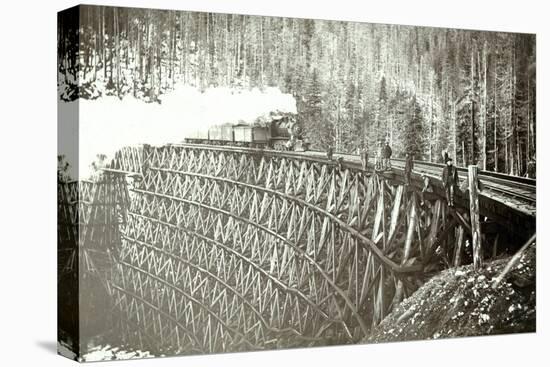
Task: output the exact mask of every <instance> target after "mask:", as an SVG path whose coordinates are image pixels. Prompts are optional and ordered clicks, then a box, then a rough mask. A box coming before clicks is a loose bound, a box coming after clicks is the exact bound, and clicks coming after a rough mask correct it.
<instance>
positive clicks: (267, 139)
mask: <svg viewBox="0 0 550 367" xmlns="http://www.w3.org/2000/svg"><path fill="white" fill-rule="evenodd" d="M270 120H271V121H269V122H256V123H253V124H248V123H245V122H241V123H238V124H236V125H233V124H229V123H227V124H222V125H214V126H211V127H210V128H209V129H208V130H206V129H205V130H196V131H193V132H191V133H190V134H189V135H188V136H187V137H186V138H185V142H186V143H190V144H211V145H233V146H242V147H249V148H264V149H265V148H268V149H275V150H294V151H306V150H307V149H308V146H309V144H307V143H306V142H305V141H304V139H303V137H302V129H301V127H300V125H299V124H297V123H296V121H295V119H294V117H293V116H291V115H284V116H271V118H270Z"/></svg>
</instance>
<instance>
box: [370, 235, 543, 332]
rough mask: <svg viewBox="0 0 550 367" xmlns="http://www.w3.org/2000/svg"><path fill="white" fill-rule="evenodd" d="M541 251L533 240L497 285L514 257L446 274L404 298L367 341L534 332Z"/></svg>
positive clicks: (453, 270) (447, 271) (469, 266)
mask: <svg viewBox="0 0 550 367" xmlns="http://www.w3.org/2000/svg"><path fill="white" fill-rule="evenodd" d="M535 252H536V250H535V245H534V244H533V245H531V246H530V247H529V248H528V249H527V250H526V251H525V252H524V253H523V255H522V257H521V259H520V261H519V263H518V264H517V265H516V266H515V267H514V268H513V269H512V271H511V272H510V273H508V275H507V276H506V278H504V280H503V281H502V282H501V283H500V284H499V285H498V286H497V287H496V289H493V287H492V285H493V281H494V279H496V277H498V275H499V274H500V272H501V271H502V269H503V268H504V267H505V266H506V263H507V261H508V260H509V259H500V260H495V261H493V262H492V263H489V264H487V265H486V266H485V267H484V268H482V269H480V270H478V271H474V270H473V267H472V266H471V265H468V266H463V267H460V268H456V269H449V270H446V271H444V272H442V273H441V274H439V275H437V276H435V277H434V278H432V279H431V280H430V281H428V282H427V283H426V284H425V285H424V286H422V287H421V288H420V289H418V291H416V292H415V293H414V294H413V295H412V296H411V297H409V298H407V299H406V300H404V301H403V302H402V303H401V304H400V305H399V306H398V307H397V308H396V309H395V310H394V311H393V312H392V313H391V314H390V315H388V316H387V317H386V318H385V319H384V321H383V322H382V323H381V324H380V325H379V326H378V327H377V328H376V329H375V330H374V331H373V333H372V334H371V335H370V336H369V337H368V338H366V339H365V340H364V342H367V343H380V342H391V341H404V340H425V339H439V338H450V337H458V336H475V335H493V334H504V333H521V332H534V331H535V329H536V297H535V295H536V292H535V287H536V285H535V283H536V271H535V269H536V261H535Z"/></svg>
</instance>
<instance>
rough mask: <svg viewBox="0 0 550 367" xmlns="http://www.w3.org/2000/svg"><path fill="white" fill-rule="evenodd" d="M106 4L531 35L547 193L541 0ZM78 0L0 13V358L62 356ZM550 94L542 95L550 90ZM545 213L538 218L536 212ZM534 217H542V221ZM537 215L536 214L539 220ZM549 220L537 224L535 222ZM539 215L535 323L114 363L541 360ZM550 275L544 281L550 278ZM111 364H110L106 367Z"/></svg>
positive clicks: (35, 361) (543, 256)
mask: <svg viewBox="0 0 550 367" xmlns="http://www.w3.org/2000/svg"><path fill="white" fill-rule="evenodd" d="M93 3H101V4H104V5H123V6H140V7H155V8H168V9H182V10H206V11H216V12H230V13H243V14H258V15H277V16H293V17H308V18H321V19H336V20H353V21H365V22H379V23H396V24H412V25H424V26H444V27H459V28H470V29H484V30H499V31H515V32H518V31H519V32H528V33H537V46H538V54H537V65H538V68H537V73H538V75H537V77H538V83H537V97H538V101H537V102H538V103H537V105H538V111H537V120H538V126H537V127H538V134H537V138H538V143H539V144H538V152H537V154H538V162H539V164H538V181H539V184H538V186H539V196H538V207H539V215H538V217H539V218H544V212H545V211H546V209H545V207H548V204H549V202H548V195H547V194H546V193H545V192H544V191H543V189H541V188H544V186H545V185H544V184H543V183H545V182H548V177H547V175H548V174H547V173H546V172H545V171H547V169H546V167H545V166H547V165H546V164H545V162H546V161H547V159H548V148H546V147H545V146H542V145H541V143H546V140H547V139H544V138H543V137H547V136H548V131H547V130H548V127H547V126H548V124H545V122H547V120H548V117H549V116H548V112H547V111H548V107H547V105H543V103H542V101H544V100H548V97H549V96H548V93H545V92H546V86H547V85H548V72H547V70H548V68H550V64H549V63H548V53H549V45H548V42H547V40H548V38H549V37H550V32H549V29H548V25H547V24H548V22H549V20H548V17H547V11H546V9H545V6H544V3H545V2H543V1H531V0H516V1H503V0H501V1H482V0H461V1H453V2H450V1H443V0H439V1H421V0H409V1H406V0H399V1H397V0H394V1H391V0H385V1H384V0H379V1H376V2H372V1H364V0H363V1H352V0H337V1H335V0H332V1H313V0H308V1H299V0H273V1H266V0H256V1H253V0H231V1H228V0H225V1H224V0H187V1H168V0H155V1H153V0H142V1H138V0H133V1H130V0H125V1H123V0H117V1H101V2H93ZM76 4H77V2H74V1H62V0H54V1H35V2H31V1H17V0H11V1H8V2H4V3H3V4H2V12H1V13H0V18H1V19H0V27H1V30H0V37H1V40H2V42H1V43H0V47H1V50H2V52H1V54H0V63H1V64H0V71H1V74H0V75H1V76H2V77H1V78H0V91H1V92H0V93H1V101H2V103H1V104H0V105H1V108H0V114H1V118H0V121H1V125H0V126H1V129H2V133H1V134H0V137H1V138H2V139H1V140H0V149H1V155H0V157H1V162H2V166H1V171H2V174H1V176H0V177H1V178H0V216H1V220H0V233H1V236H0V249H1V251H0V258H1V262H0V285H1V288H0V291H1V294H2V296H1V298H0V300H1V301H0V330H1V331H0V338H1V340H0V345H1V346H2V356H1V357H0V358H1V359H2V361H1V362H0V363H1V364H2V365H6V366H9V365H19V364H28V365H40V366H54V365H55V366H57V365H59V366H64V365H69V364H70V363H74V362H70V361H68V360H66V359H64V358H62V357H59V356H57V355H55V354H54V350H55V338H56V316H55V315H56V251H55V248H56V219H55V213H56V187H55V165H56V160H55V157H56V121H57V118H56V91H55V85H56V12H57V11H58V10H61V9H64V8H67V7H69V6H73V5H76ZM545 97H546V98H545ZM541 214H542V215H543V217H541ZM539 222H540V220H539ZM539 224H540V223H539ZM542 226H544V223H542ZM542 226H540V225H539V233H538V235H539V246H538V249H537V251H538V254H537V255H538V256H537V257H538V263H539V266H538V269H537V270H538V287H537V288H538V289H537V297H538V312H537V316H538V319H537V321H538V322H537V324H538V333H537V334H529V335H514V336H497V337H488V338H465V339H454V340H444V341H435V342H408V343H394V344H383V345H366V346H350V347H330V348H316V349H303V350H288V351H277V352H262V353H241V354H226V355H213V356H196V357H180V358H167V359H162V360H158V359H155V360H144V361H129V362H117V364H115V365H116V366H133V365H136V366H138V365H139V366H153V365H155V366H176V365H177V366H181V365H189V366H220V365H223V366H224V367H229V366H239V367H245V366H283V365H288V366H294V365H299V364H302V365H307V366H310V365H313V366H341V365H346V366H347V365H359V366H367V365H370V366H374V365H382V364H384V366H392V365H401V366H407V367H408V366H416V365H421V366H431V365H433V366H441V365H445V366H478V365H483V364H485V365H488V366H494V365H499V366H521V365H528V366H537V365H542V364H543V362H542V358H543V356H545V355H547V353H545V352H547V350H545V348H548V347H547V346H546V345H547V344H548V343H545V340H544V339H545V338H546V337H547V336H548V326H547V325H546V327H545V324H548V320H547V317H546V311H547V309H546V308H545V305H547V304H548V302H547V301H548V296H547V292H545V290H544V288H543V287H542V286H541V285H542V284H544V282H543V280H542V279H545V280H548V279H547V278H548V270H545V269H544V268H545V267H546V268H548V267H550V264H549V263H548V262H549V260H550V259H549V258H548V256H547V254H548V250H546V249H545V246H544V245H547V246H550V244H549V243H545V242H548V241H546V240H547V239H548V236H547V233H548V231H547V230H546V229H545V228H542ZM547 284H548V283H547ZM110 365H111V363H106V364H105V366H110Z"/></svg>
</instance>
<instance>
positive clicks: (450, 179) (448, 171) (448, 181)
mask: <svg viewBox="0 0 550 367" xmlns="http://www.w3.org/2000/svg"><path fill="white" fill-rule="evenodd" d="M445 164H446V166H445V167H443V174H442V175H441V180H442V181H443V187H445V194H446V196H447V205H448V206H450V207H454V206H455V204H454V196H455V190H456V187H457V186H458V172H457V170H456V167H455V166H453V160H452V159H451V158H450V157H447V160H446V161H445Z"/></svg>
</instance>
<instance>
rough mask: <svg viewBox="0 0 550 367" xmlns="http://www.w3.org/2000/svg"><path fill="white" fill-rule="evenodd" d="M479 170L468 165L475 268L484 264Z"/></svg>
mask: <svg viewBox="0 0 550 367" xmlns="http://www.w3.org/2000/svg"><path fill="white" fill-rule="evenodd" d="M478 170H479V168H478V167H477V166H475V165H471V166H468V188H469V191H470V222H471V225H472V249H473V257H474V269H479V268H480V267H481V265H482V262H483V260H482V256H481V228H480V224H479V196H478V189H479V187H478Z"/></svg>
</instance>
